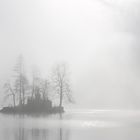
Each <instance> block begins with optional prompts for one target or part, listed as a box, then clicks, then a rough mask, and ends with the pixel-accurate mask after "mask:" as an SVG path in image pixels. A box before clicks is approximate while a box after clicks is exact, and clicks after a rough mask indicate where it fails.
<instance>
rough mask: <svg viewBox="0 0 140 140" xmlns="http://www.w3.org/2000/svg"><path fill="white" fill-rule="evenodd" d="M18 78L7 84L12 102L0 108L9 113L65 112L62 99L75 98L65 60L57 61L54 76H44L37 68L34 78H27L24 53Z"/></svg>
mask: <svg viewBox="0 0 140 140" xmlns="http://www.w3.org/2000/svg"><path fill="white" fill-rule="evenodd" d="M14 73H15V75H16V76H15V78H14V79H12V83H11V82H9V81H8V82H6V83H5V84H4V90H5V98H4V100H5V101H6V100H9V102H12V103H11V104H10V105H8V106H4V107H3V108H2V109H1V110H0V112H1V113H7V114H56V113H63V112H64V106H63V101H64V100H67V101H69V102H73V99H72V95H71V88H70V80H69V78H68V73H67V69H66V65H65V64H58V65H56V66H55V67H54V68H53V70H52V74H51V76H50V77H51V78H50V79H49V78H45V79H44V78H42V77H41V76H40V74H39V72H38V71H33V73H32V78H31V79H29V78H27V76H26V74H25V68H24V63H23V57H22V56H19V58H18V62H17V64H16V66H15V71H14Z"/></svg>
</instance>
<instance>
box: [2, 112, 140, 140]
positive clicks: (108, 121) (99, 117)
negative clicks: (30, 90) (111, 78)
mask: <svg viewBox="0 0 140 140" xmlns="http://www.w3.org/2000/svg"><path fill="white" fill-rule="evenodd" d="M139 117H140V112H139V111H119V110H118V111H98V110H97V111H92V112H81V113H80V112H77V113H76V112H75V113H74V112H73V113H72V112H69V113H66V114H63V115H62V116H61V117H60V116H59V115H52V116H44V117H43V116H42V117H41V116H32V117H31V116H26V115H24V116H18V115H15V116H14V115H2V114H0V123H1V126H0V139H3V140H9V139H10V140H46V139H47V140H77V139H78V140H79V139H81V140H85V139H89V140H92V139H95V140H111V139H115V140H117V139H119V140H124V139H127V140H132V139H135V140H138V139H139V138H140V134H139V131H138V129H139V127H140V120H139Z"/></svg>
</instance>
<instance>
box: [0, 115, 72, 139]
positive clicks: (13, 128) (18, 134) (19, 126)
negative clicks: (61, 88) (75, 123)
mask: <svg viewBox="0 0 140 140" xmlns="http://www.w3.org/2000/svg"><path fill="white" fill-rule="evenodd" d="M15 118H16V117H15ZM18 119H19V118H18ZM62 119H63V117H62V115H59V118H58V121H59V125H56V126H55V127H53V126H51V125H50V124H48V126H47V125H46V124H45V123H44V126H43V125H42V124H41V125H40V122H37V121H33V122H32V123H31V122H28V121H26V118H24V117H22V118H20V119H19V120H17V121H15V119H14V123H16V124H14V123H11V122H9V125H6V126H4V127H1V130H0V131H1V132H0V139H3V140H69V129H68V128H63V126H62V125H61V121H62ZM37 120H38V119H37ZM11 121H12V120H11ZM30 121H31V120H30ZM10 123H11V124H10ZM34 123H36V124H34ZM30 124H32V126H31V125H30Z"/></svg>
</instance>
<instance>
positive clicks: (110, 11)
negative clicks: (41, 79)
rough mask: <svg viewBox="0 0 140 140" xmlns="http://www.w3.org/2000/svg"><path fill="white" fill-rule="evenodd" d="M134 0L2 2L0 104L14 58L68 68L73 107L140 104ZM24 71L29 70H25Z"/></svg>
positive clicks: (138, 18)
mask: <svg viewBox="0 0 140 140" xmlns="http://www.w3.org/2000/svg"><path fill="white" fill-rule="evenodd" d="M139 6H140V2H139V0H117V1H115V0H71V1H68V0H59V1H58V0H24V1H20V0H12V1H10V0H1V1H0V91H1V93H0V94H1V96H0V98H1V99H0V101H1V102H0V104H1V105H2V100H3V95H4V93H3V89H2V87H3V83H4V82H5V81H6V80H8V79H9V78H11V76H12V73H13V67H14V65H15V63H16V60H17V56H18V55H19V54H23V56H24V58H25V64H26V69H27V71H28V72H29V73H31V71H30V68H32V67H34V66H37V67H39V69H40V71H41V73H42V75H43V76H46V75H47V74H48V73H49V71H50V69H51V67H52V66H53V65H54V64H55V63H59V62H67V63H68V64H69V68H70V71H71V80H72V84H73V95H74V97H75V101H76V104H75V105H73V107H74V108H90V109H94V108H95V109H97V108H98V109H99V108H100V109H104V108H107V109H121V108H125V109H132V108H133V109H137V108H140V85H139V84H140V74H139V71H140V55H139V54H140V47H139V46H140V41H139V36H140V28H139V25H140V10H139ZM28 69H29V70H28Z"/></svg>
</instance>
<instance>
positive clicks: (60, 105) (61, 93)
mask: <svg viewBox="0 0 140 140" xmlns="http://www.w3.org/2000/svg"><path fill="white" fill-rule="evenodd" d="M62 89H63V88H62V86H61V87H60V103H59V107H62V101H63V91H62Z"/></svg>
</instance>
